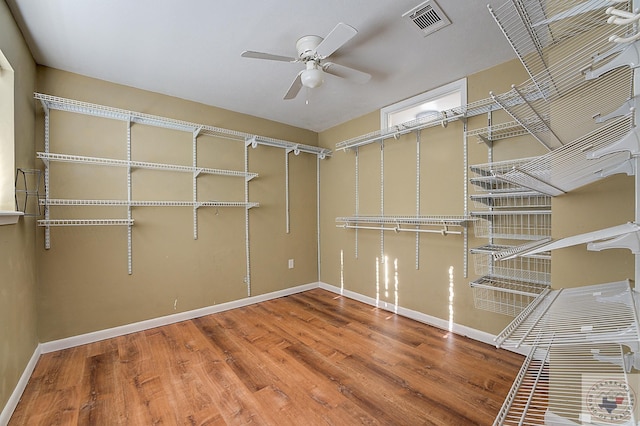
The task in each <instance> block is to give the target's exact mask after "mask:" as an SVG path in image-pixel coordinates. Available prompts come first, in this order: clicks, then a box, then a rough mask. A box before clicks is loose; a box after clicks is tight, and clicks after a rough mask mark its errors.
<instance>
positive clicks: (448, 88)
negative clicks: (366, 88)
mask: <svg viewBox="0 0 640 426" xmlns="http://www.w3.org/2000/svg"><path fill="white" fill-rule="evenodd" d="M458 91H459V92H460V98H461V99H460V105H466V104H467V78H466V77H465V78H461V79H460V80H456V81H452V82H451V83H448V84H445V85H444V86H440V87H437V88H435V89H432V90H429V91H428V92H424V93H421V94H419V95H416V96H413V97H411V98H409V99H405V100H403V101H400V102H396V103H395V104H393V105H389V106H386V107H384V108H381V109H380V128H381V129H382V130H383V131H384V130H387V128H388V127H389V125H388V124H389V115H391V114H393V113H396V112H399V111H402V110H405V109H409V108H412V107H414V106H417V105H420V104H423V103H426V102H428V101H431V100H433V99H436V98H441V97H443V96H446V95H448V94H450V93H453V92H458Z"/></svg>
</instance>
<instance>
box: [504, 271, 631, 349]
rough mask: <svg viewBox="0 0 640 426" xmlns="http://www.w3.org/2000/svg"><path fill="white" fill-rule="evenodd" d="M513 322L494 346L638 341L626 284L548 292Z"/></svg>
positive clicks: (608, 284)
mask: <svg viewBox="0 0 640 426" xmlns="http://www.w3.org/2000/svg"><path fill="white" fill-rule="evenodd" d="M536 302H537V303H535V304H532V306H531V307H530V309H528V310H526V311H523V312H522V314H521V315H520V316H519V317H517V318H516V319H514V320H513V321H512V322H511V324H509V326H507V327H506V328H505V329H504V331H503V332H502V333H500V334H499V335H498V336H497V338H496V342H497V345H498V346H504V347H516V348H517V347H520V346H521V345H527V346H534V345H543V346H544V345H550V344H554V345H571V344H581V343H584V342H594V343H624V342H634V343H637V342H638V341H639V339H640V333H639V331H638V318H637V316H636V311H635V306H634V304H635V301H634V298H633V293H632V290H631V287H630V284H629V281H628V280H627V281H619V282H613V283H607V284H598V285H592V286H585V287H578V288H569V289H561V290H555V291H552V292H550V293H549V294H548V295H546V296H545V297H543V298H541V299H539V300H537V301H536Z"/></svg>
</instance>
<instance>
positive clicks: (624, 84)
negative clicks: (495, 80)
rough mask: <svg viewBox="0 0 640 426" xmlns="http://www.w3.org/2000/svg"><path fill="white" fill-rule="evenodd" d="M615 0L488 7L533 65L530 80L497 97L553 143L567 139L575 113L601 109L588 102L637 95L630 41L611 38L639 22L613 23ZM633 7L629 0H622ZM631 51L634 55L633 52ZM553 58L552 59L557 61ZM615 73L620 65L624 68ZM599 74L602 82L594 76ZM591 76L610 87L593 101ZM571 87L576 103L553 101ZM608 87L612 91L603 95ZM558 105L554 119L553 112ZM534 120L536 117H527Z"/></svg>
mask: <svg viewBox="0 0 640 426" xmlns="http://www.w3.org/2000/svg"><path fill="white" fill-rule="evenodd" d="M610 6H611V2H608V1H601V0H587V1H583V2H576V1H575V0H556V1H550V2H544V3H543V2H534V1H531V2H523V1H516V0H512V1H507V2H505V3H504V4H503V5H501V6H499V7H495V8H493V7H489V10H490V12H491V14H492V15H493V17H494V19H495V20H496V23H497V24H498V26H499V27H500V28H501V30H502V31H503V33H504V34H505V36H506V38H507V40H508V42H509V43H510V44H511V46H512V47H513V49H514V51H515V53H516V54H517V56H518V57H519V58H520V60H521V62H522V64H523V65H524V67H525V69H526V70H527V72H528V73H529V76H530V80H528V81H526V82H524V83H522V84H520V85H518V86H513V87H512V90H510V91H509V92H507V93H503V94H500V95H493V94H492V98H493V99H494V100H495V101H496V103H498V104H499V105H500V106H501V107H503V108H504V110H505V111H507V112H508V113H509V115H511V116H512V117H513V119H514V120H515V121H517V122H518V123H520V124H521V125H522V126H523V127H525V128H526V129H527V130H530V131H531V133H532V134H533V135H534V137H536V138H537V139H538V140H539V141H540V142H541V143H542V144H543V145H545V146H546V147H547V148H548V149H550V150H551V149H555V148H557V147H558V146H560V145H562V144H564V143H566V142H567V140H566V139H565V137H564V136H563V135H561V134H559V133H558V132H557V130H558V129H562V128H564V127H566V125H568V124H573V125H574V126H575V125H576V124H577V123H576V120H577V119H581V120H585V119H586V120H588V119H589V118H590V117H592V116H593V115H595V114H596V113H592V114H587V115H584V114H582V113H583V112H584V111H583V108H590V107H591V105H592V104H596V107H597V108H603V109H607V108H609V109H610V107H613V108H617V107H619V105H620V104H621V103H623V102H624V101H625V100H626V99H628V98H629V97H630V96H631V80H632V76H631V72H630V71H629V66H633V64H634V63H636V62H637V61H636V58H635V57H634V56H633V53H634V52H632V51H631V50H633V48H632V46H631V45H622V44H616V43H611V41H610V39H611V38H612V37H617V36H619V35H623V36H624V35H628V34H632V33H634V32H635V31H634V28H633V23H632V22H630V23H627V24H626V25H611V24H608V23H607V19H608V18H609V15H608V14H607V8H608V7H610ZM615 6H616V9H618V10H623V11H627V10H629V9H630V5H629V3H628V2H616V5H615ZM628 58H630V59H628ZM550 64H552V65H550ZM625 66H626V70H624V69H623V70H619V71H616V72H612V73H610V72H609V71H611V70H613V69H617V68H624V67H625ZM598 77H602V78H599V79H598V80H599V81H598V82H597V83H594V82H593V80H595V79H596V78H598ZM592 84H598V85H600V86H603V87H608V88H609V89H610V90H605V91H603V92H599V98H598V99H597V102H593V101H594V98H593V97H592V96H594V91H593V90H591V89H590V86H591V85H592ZM570 93H573V94H574V96H573V97H571V96H569V97H570V98H571V104H572V105H573V108H554V107H553V104H552V101H556V100H558V99H559V98H561V97H566V96H567V95H569V94H570ZM602 93H605V94H606V95H604V96H603V95H602ZM552 111H553V112H554V114H553V116H552V119H548V117H551V115H550V112H552ZM527 123H533V124H527Z"/></svg>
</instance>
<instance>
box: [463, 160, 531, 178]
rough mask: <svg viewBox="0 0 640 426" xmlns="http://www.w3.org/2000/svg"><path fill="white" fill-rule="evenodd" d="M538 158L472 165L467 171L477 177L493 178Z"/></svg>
mask: <svg viewBox="0 0 640 426" xmlns="http://www.w3.org/2000/svg"><path fill="white" fill-rule="evenodd" d="M537 158H539V157H527V158H519V159H516V160H506V161H496V162H493V163H484V164H474V165H472V166H469V170H471V172H472V173H475V174H477V175H478V176H494V175H496V174H497V173H506V172H508V171H510V170H513V168H514V167H518V166H521V165H523V164H527V163H529V162H531V161H533V160H535V159H537Z"/></svg>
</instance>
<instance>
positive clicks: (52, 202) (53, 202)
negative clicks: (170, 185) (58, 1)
mask: <svg viewBox="0 0 640 426" xmlns="http://www.w3.org/2000/svg"><path fill="white" fill-rule="evenodd" d="M40 205H43V206H105V207H107V206H112V207H119V206H124V207H246V208H253V207H259V206H260V203H251V202H249V203H245V202H241V201H146V200H144V201H142V200H140V201H135V200H131V201H127V200H71V199H60V198H50V199H48V200H44V199H43V200H40Z"/></svg>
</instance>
